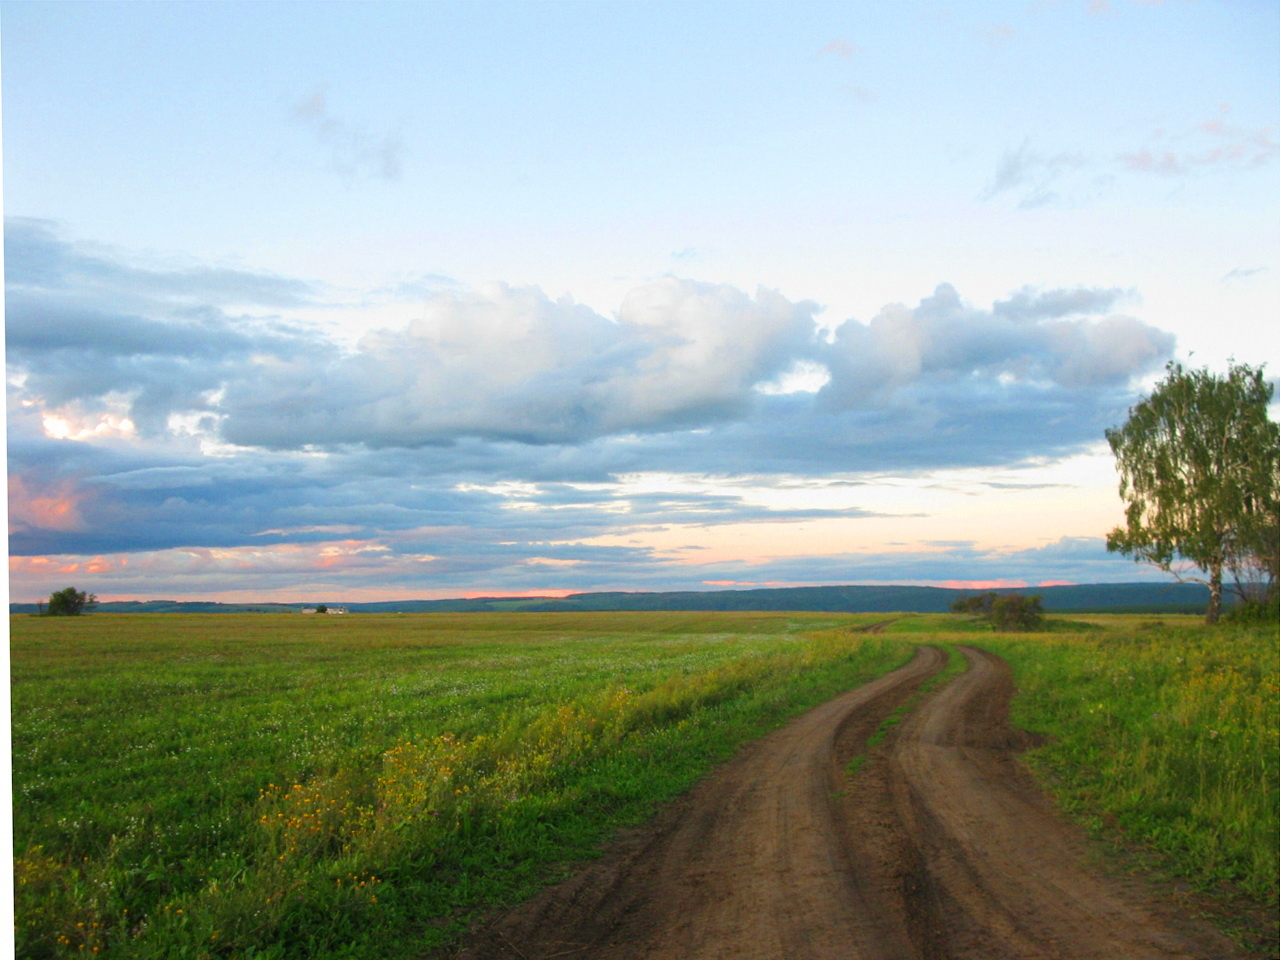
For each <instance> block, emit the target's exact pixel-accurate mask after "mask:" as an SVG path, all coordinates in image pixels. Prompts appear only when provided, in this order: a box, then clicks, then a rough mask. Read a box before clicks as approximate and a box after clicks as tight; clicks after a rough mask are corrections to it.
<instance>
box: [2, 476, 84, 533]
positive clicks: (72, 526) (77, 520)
mask: <svg viewBox="0 0 1280 960" xmlns="http://www.w3.org/2000/svg"><path fill="white" fill-rule="evenodd" d="M84 498H85V494H84V492H83V491H82V490H79V489H77V488H76V487H75V486H74V485H73V484H71V483H67V482H62V483H57V484H53V485H49V486H44V485H42V486H41V487H40V489H38V490H36V489H33V488H31V487H30V486H28V484H27V482H26V481H25V480H24V479H23V478H22V477H20V476H11V477H10V478H9V532H10V533H13V532H14V531H15V530H23V529H34V530H63V531H68V530H82V529H84V521H83V520H82V519H81V516H80V505H81V503H82V502H83V501H84Z"/></svg>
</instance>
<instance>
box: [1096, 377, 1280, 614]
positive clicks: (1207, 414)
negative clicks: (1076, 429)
mask: <svg viewBox="0 0 1280 960" xmlns="http://www.w3.org/2000/svg"><path fill="white" fill-rule="evenodd" d="M1167 370H1168V376H1167V377H1166V378H1165V379H1164V380H1162V381H1161V382H1160V383H1159V384H1157V386H1156V388H1155V390H1154V391H1153V392H1152V394H1151V396H1150V397H1148V398H1146V399H1145V400H1143V401H1142V402H1141V403H1139V404H1137V405H1136V406H1134V407H1132V408H1131V409H1130V410H1129V419H1128V421H1127V422H1126V423H1125V424H1124V426H1123V427H1120V428H1118V429H1113V430H1108V431H1107V432H1106V436H1107V441H1108V442H1109V443H1110V445H1111V451H1112V453H1113V454H1115V457H1116V468H1117V470H1118V471H1119V472H1120V496H1121V497H1122V498H1123V499H1124V501H1125V526H1123V527H1117V528H1116V529H1115V530H1113V531H1112V532H1111V533H1110V534H1108V535H1107V549H1108V550H1111V551H1114V552H1119V553H1122V554H1124V555H1126V556H1131V557H1133V558H1134V559H1135V560H1138V561H1141V562H1147V563H1152V564H1155V565H1156V566H1157V567H1159V568H1160V569H1162V570H1165V571H1167V572H1176V571H1175V564H1179V563H1180V562H1186V563H1190V564H1191V565H1192V566H1194V567H1195V568H1198V569H1199V570H1200V571H1202V572H1203V573H1204V574H1205V576H1206V577H1207V578H1208V579H1207V580H1203V579H1202V580H1201V581H1200V582H1205V583H1207V584H1208V586H1209V589H1210V600H1209V609H1208V613H1207V615H1206V621H1207V622H1209V623H1213V622H1215V621H1216V620H1217V619H1218V615H1219V612H1220V610H1221V595H1222V576H1223V570H1224V568H1225V569H1227V570H1232V571H1235V572H1236V573H1237V574H1243V577H1244V579H1246V580H1247V579H1249V578H1250V577H1253V576H1264V577H1267V578H1269V580H1270V583H1271V586H1272V589H1274V585H1275V581H1276V573H1277V563H1280V551H1278V550H1277V543H1278V542H1280V537H1277V531H1278V530H1280V426H1277V425H1276V424H1275V423H1273V422H1272V421H1271V420H1269V419H1268V417H1267V405H1268V403H1269V402H1270V400H1271V395H1272V386H1271V384H1269V383H1267V382H1266V380H1265V379H1264V378H1263V370H1262V368H1258V369H1256V370H1255V369H1253V368H1252V367H1249V366H1248V365H1245V364H1235V363H1232V364H1230V365H1229V368H1228V371H1227V374H1226V375H1225V376H1221V377H1220V376H1216V375H1214V374H1212V373H1210V372H1209V371H1208V370H1192V371H1185V370H1183V368H1182V366H1181V365H1179V364H1175V363H1170V364H1169V366H1168V368H1167ZM1184 572H1185V571H1184ZM1188 579H1194V578H1190V577H1188ZM1238 579H1239V577H1238Z"/></svg>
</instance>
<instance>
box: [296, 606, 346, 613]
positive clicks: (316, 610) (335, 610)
mask: <svg viewBox="0 0 1280 960" xmlns="http://www.w3.org/2000/svg"><path fill="white" fill-rule="evenodd" d="M302 612H303V613H319V612H320V608H319V607H303V608H302ZM324 612H325V613H350V612H351V611H350V610H348V609H347V608H346V607H325V608H324Z"/></svg>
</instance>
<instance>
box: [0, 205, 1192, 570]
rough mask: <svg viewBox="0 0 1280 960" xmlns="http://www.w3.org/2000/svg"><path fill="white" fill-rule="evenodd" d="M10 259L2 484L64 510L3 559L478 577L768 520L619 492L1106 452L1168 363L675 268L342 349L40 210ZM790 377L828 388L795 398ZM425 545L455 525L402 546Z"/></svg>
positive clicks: (1115, 347)
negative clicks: (111, 433)
mask: <svg viewBox="0 0 1280 960" xmlns="http://www.w3.org/2000/svg"><path fill="white" fill-rule="evenodd" d="M5 257H6V265H7V270H8V276H7V289H6V308H7V343H8V360H9V367H10V395H9V410H10V450H9V457H10V473H11V475H12V476H13V477H14V478H16V481H15V482H16V484H17V487H18V489H19V492H20V493H21V494H22V495H23V496H26V497H27V498H28V499H31V498H32V497H35V496H36V495H35V494H34V493H33V491H44V492H45V493H44V496H46V497H49V496H53V495H55V494H57V493H58V491H64V492H65V495H66V497H67V499H68V500H69V502H71V504H72V508H71V509H70V511H69V512H64V513H63V514H61V515H60V516H61V519H60V520H59V521H58V522H48V521H47V519H42V516H43V514H42V513H41V511H40V510H39V509H36V508H35V507H32V506H30V505H29V504H26V505H24V503H21V502H19V503H16V505H15V507H16V508H15V511H14V513H15V520H14V529H13V531H12V534H11V541H10V549H11V552H12V553H14V554H15V555H38V554H92V553H104V552H120V551H131V550H133V551H137V550H156V549H163V548H166V547H215V546H236V545H240V546H243V545H247V544H266V543H271V542H277V543H280V542H289V543H300V542H306V541H307V540H308V539H314V540H321V539H324V538H326V537H329V538H332V536H333V534H332V528H334V526H335V525H338V526H341V527H342V529H343V530H344V531H345V534H344V535H345V536H348V537H350V538H353V539H360V538H372V537H382V538H383V539H384V541H385V542H386V543H387V545H388V546H387V549H388V550H389V551H391V552H396V551H401V552H403V553H405V554H406V555H408V554H410V553H412V552H413V551H415V550H416V551H421V552H423V553H430V554H431V555H432V556H433V557H436V558H442V557H446V558H447V557H448V556H449V555H450V552H451V551H452V552H454V553H455V554H456V556H457V557H458V558H459V563H463V558H464V557H465V558H471V560H472V561H473V562H475V563H478V564H479V566H481V567H484V566H485V565H486V564H488V562H489V560H490V559H493V561H494V564H495V565H500V564H501V563H507V562H509V560H510V557H509V556H508V554H510V553H512V552H513V551H514V549H515V548H513V547H511V546H510V545H511V544H516V543H519V544H522V545H523V546H522V547H521V548H520V549H523V550H524V551H525V552H526V553H528V550H529V547H528V546H527V545H528V544H530V543H540V542H547V543H551V542H552V541H563V540H570V539H574V538H579V539H580V538H582V537H585V536H591V535H594V534H598V533H603V532H606V531H608V530H610V529H613V528H616V527H617V526H618V525H619V521H620V518H622V517H623V515H624V514H625V522H626V524H628V525H637V524H644V523H650V522H652V523H655V524H657V523H662V522H666V521H675V520H679V521H682V522H708V523H723V522H740V521H744V520H751V519H757V518H760V517H762V516H767V517H770V518H773V519H780V518H781V517H779V516H778V515H777V514H775V513H773V512H770V511H766V510H763V509H762V508H759V507H753V506H750V505H749V504H748V503H747V502H746V501H745V500H744V499H742V498H736V497H732V496H725V495H722V494H721V495H709V494H708V495H688V496H682V497H681V498H673V497H670V496H668V497H665V498H664V497H653V498H650V500H649V501H648V502H645V501H644V499H643V498H637V497H635V496H629V497H625V502H621V501H622V500H623V494H622V493H620V492H618V490H617V489H616V488H612V487H608V486H607V485H608V483H609V482H610V481H611V480H614V479H616V478H617V477H619V476H622V475H627V474H634V473H640V472H673V473H674V472H679V473H682V474H700V475H712V476H722V477H735V476H773V477H780V476H804V477H810V478H814V477H830V478H839V477H850V476H854V477H856V475H858V474H859V473H865V472H876V473H884V472H897V473H910V472H913V471H925V470H929V469H932V468H939V467H963V466H981V465H994V464H1018V463H1022V462H1027V461H1029V460H1032V459H1037V458H1039V459H1043V458H1053V457H1058V456H1062V455H1066V454H1069V453H1071V452H1073V451H1075V450H1079V449H1081V448H1082V447H1084V446H1086V445H1089V444H1092V443H1096V442H1097V440H1098V439H1099V438H1100V437H1101V435H1102V430H1103V428H1105V427H1106V426H1110V425H1112V424H1113V423H1115V422H1117V421H1118V419H1119V418H1122V417H1123V414H1124V411H1125V409H1126V407H1127V406H1128V404H1129V403H1131V402H1132V399H1133V393H1132V384H1133V381H1134V378H1135V377H1138V376H1140V375H1142V374H1144V373H1146V372H1148V371H1150V370H1152V369H1153V368H1156V367H1158V366H1159V365H1160V364H1161V363H1162V362H1163V360H1164V359H1165V358H1167V357H1168V356H1169V355H1170V353H1171V351H1172V347H1173V337H1172V336H1171V335H1170V334H1168V333H1166V332H1163V331H1161V330H1158V329H1156V328H1154V327H1152V326H1150V325H1148V324H1145V323H1142V322H1141V321H1139V320H1136V319H1134V318H1132V317H1129V316H1126V315H1124V314H1123V313H1121V312H1119V311H1120V310H1121V308H1122V307H1123V305H1124V303H1125V302H1126V300H1127V299H1128V298H1129V295H1128V294H1127V293H1126V292H1125V291H1121V290H1114V289H1108V290H1100V289H1086V288H1079V289H1070V290H1032V289H1023V290H1019V291H1017V292H1015V293H1013V294H1012V295H1010V296H1009V297H1008V298H1007V299H1005V300H1002V301H998V302H996V303H995V304H993V305H992V306H991V307H990V308H980V307H977V306H975V305H973V304H970V303H967V302H966V301H964V300H963V299H962V297H961V296H960V294H959V292H958V291H957V290H956V289H954V288H953V287H952V286H951V285H949V284H945V283H944V284H941V285H939V286H938V288H937V289H936V290H935V291H934V292H933V293H932V294H930V295H929V296H927V297H925V298H924V299H923V300H921V301H920V302H919V303H917V304H915V305H914V306H907V305H903V304H893V305H889V306H886V307H885V308H883V309H882V310H881V311H880V312H879V313H878V314H877V315H876V316H875V317H872V318H871V319H870V320H869V321H867V322H860V321H857V320H848V321H846V322H845V323H843V324H842V325H840V326H838V327H836V328H835V330H834V332H832V333H830V334H827V333H824V332H823V330H822V329H821V328H820V327H819V325H818V324H817V322H816V318H817V316H818V314H819V312H820V308H819V306H818V305H817V304H815V303H812V302H809V301H799V302H796V301H792V300H789V299H788V298H786V297H784V296H782V295H781V294H779V293H777V292H775V291H772V290H767V289H761V290H758V291H756V292H755V293H754V294H748V293H746V292H744V291H741V290H738V289H736V288H733V287H730V286H725V285H717V284H710V283H701V282H697V281H693V280H687V279H679V278H675V277H667V278H662V279H659V280H655V281H653V282H650V283H647V284H645V285H643V286H640V287H638V288H636V289H635V290H633V291H632V292H631V293H630V294H628V296H627V297H626V298H625V299H624V301H623V302H622V304H621V305H620V307H619V309H618V311H617V313H616V315H614V316H603V315H601V314H599V313H596V312H595V311H593V310H591V309H589V308H588V307H586V306H584V305H582V304H578V303H575V302H573V301H572V300H569V299H559V300H555V299H551V298H549V297H547V296H546V295H545V294H543V293H542V292H541V291H540V290H538V289H536V288H520V287H511V286H506V285H502V284H493V285H490V286H486V287H482V288H480V289H476V290H470V291H458V290H446V291H443V292H437V293H435V294H434V295H433V296H431V298H430V299H429V300H428V301H427V303H426V305H425V308H424V309H423V312H422V315H421V316H420V317H419V318H418V319H416V320H414V321H412V322H411V323H409V324H408V325H407V326H405V327H403V328H401V329H395V330H379V331H376V332H373V333H369V334H367V335H366V336H365V337H364V338H363V339H362V340H361V341H360V342H359V344H358V345H357V346H356V348H354V349H352V350H343V349H341V348H340V347H339V346H338V344H337V343H336V342H334V341H333V340H332V339H330V338H328V337H326V336H325V335H323V334H322V333H321V332H320V331H319V330H317V329H315V328H313V327H309V326H307V325H306V324H302V323H299V322H296V321H293V320H290V319H288V317H287V315H285V313H286V312H287V311H288V310H289V309H290V308H297V307H302V306H307V305H314V304H317V303H321V302H323V293H322V291H320V290H319V289H318V288H317V287H316V286H315V285H312V284H308V283H305V282H300V281H296V280H291V279H287V278H280V277H273V276H269V275H264V274H258V273H253V272H249V271H237V270H229V269H207V268H199V267H175V268H171V269H162V268H156V267H154V266H138V265H136V264H131V263H129V262H128V261H127V260H126V259H125V258H124V257H122V256H120V255H117V254H112V253H109V252H104V251H102V250H98V249H94V248H91V247H89V246H88V245H85V244H79V243H76V242H72V241H69V240H67V239H66V238H64V237H63V236H61V235H60V234H59V232H58V231H57V229H56V228H55V226H54V225H52V224H49V223H47V222H43V221H35V220H10V221H8V222H7V224H6V235H5ZM797 371H806V372H807V373H808V375H809V377H810V380H809V386H810V387H814V386H816V385H817V383H819V382H820V381H821V380H822V379H823V378H825V383H822V385H821V386H820V387H818V388H817V389H816V390H813V389H809V390H800V391H794V390H793V391H791V392H786V391H787V384H788V383H789V382H790V380H789V377H790V376H792V375H794V374H795V373H796V372H797ZM815 376H816V377H817V378H818V379H816V380H815V379H813V378H814V377H815ZM54 408H57V409H60V410H63V411H71V412H73V413H75V414H76V415H77V416H78V417H80V418H81V419H82V420H84V421H85V422H89V421H93V420H94V419H95V417H96V418H99V419H100V418H101V416H102V415H104V414H105V413H107V412H110V411H114V412H115V413H116V414H117V415H126V414H127V416H128V419H129V421H131V423H132V427H133V431H134V433H133V435H132V436H130V437H128V438H125V439H115V440H113V439H111V438H110V437H106V436H104V437H103V438H101V439H95V440H93V441H92V442H76V441H72V440H54V439H50V438H49V437H47V436H46V435H45V431H44V430H43V429H42V425H41V422H40V415H41V412H42V411H47V410H51V409H54ZM198 441H203V443H204V444H205V447H204V452H203V453H202V452H201V450H200V448H199V446H198ZM210 444H213V445H215V447H216V453H217V455H216V456H210V455H208V452H209V450H210V449H211V448H210V446H209V445H210ZM504 482H507V483H512V482H518V483H522V484H525V485H528V489H526V491H525V494H524V495H523V496H522V497H521V496H516V495H515V494H512V493H511V492H510V490H501V489H499V488H498V487H496V486H495V485H496V484H500V483H504ZM593 484H594V485H599V484H603V485H606V486H605V487H600V488H593V487H592V486H591V485H593ZM50 491H52V492H53V493H50ZM677 501H678V502H677ZM820 515H822V511H809V512H805V513H804V516H808V517H813V516H820ZM845 515H856V511H854V512H850V513H848V514H845ZM307 530H314V532H311V533H308V532H306V531H307ZM421 530H435V531H445V530H448V531H453V533H451V534H450V535H449V536H447V537H446V536H445V535H443V534H440V535H439V536H437V537H435V538H434V539H433V537H432V536H429V535H427V534H423V535H421V536H420V538H419V540H417V541H415V540H414V539H413V536H412V535H410V534H408V533H407V532H408V531H421ZM300 531H301V532H300ZM398 532H405V533H404V539H397V537H398V536H400V533H398ZM611 549H613V548H611ZM616 549H617V552H616V553H613V554H609V556H607V557H606V556H604V555H602V554H601V553H600V552H599V551H598V550H597V551H596V553H595V554H592V555H590V556H587V555H586V554H585V553H584V552H583V551H584V550H585V548H582V547H578V548H576V551H577V552H573V551H570V553H572V555H571V556H570V555H568V554H567V553H566V555H564V556H563V557H561V558H560V559H563V560H564V561H565V562H573V563H591V564H597V565H607V564H608V563H609V562H612V561H613V560H616V561H617V562H618V563H620V564H621V568H625V569H626V570H628V571H630V572H629V573H628V576H632V577H633V578H634V575H635V572H636V571H638V570H641V569H642V568H643V564H642V561H644V560H645V559H646V558H645V557H644V556H639V555H637V554H636V552H635V551H631V552H630V553H628V551H627V550H626V549H625V548H616ZM554 553H555V548H554V547H547V550H546V551H541V552H540V555H541V556H545V557H548V558H550V559H553V560H554V559H556V557H555V556H553V554H554ZM442 562H444V561H442ZM463 565H464V566H465V564H463ZM846 569H847V568H846ZM439 572H443V571H439ZM464 572H467V571H464ZM471 572H473V571H470V572H468V573H471ZM526 572H528V571H526ZM545 572H546V573H548V574H554V573H556V572H557V571H556V569H555V567H554V565H550V566H548V567H547V568H546V571H545ZM537 573H538V574H539V575H542V574H543V573H544V571H542V570H539V571H537ZM559 573H560V574H561V579H562V580H563V579H564V577H563V573H564V571H563V569H561V570H560V571H559ZM732 573H734V571H731V570H730V571H725V574H726V577H728V576H729V575H730V574H732ZM848 576H849V575H848V574H846V578H847V577H848ZM525 579H526V581H527V580H529V579H531V578H530V577H526V578H525ZM915 579H920V577H916V578H915ZM446 580H447V578H446ZM442 582H443V581H442Z"/></svg>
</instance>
